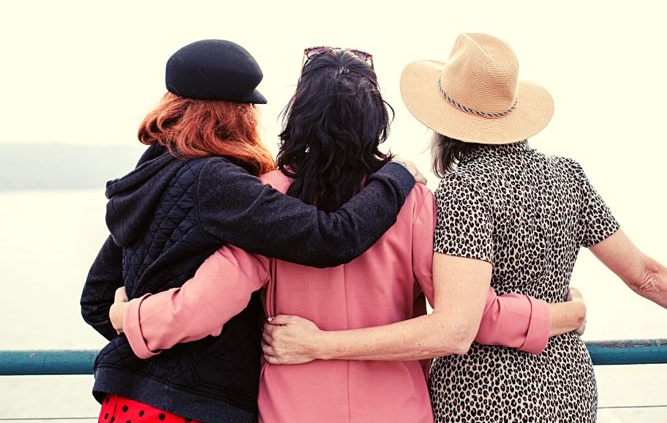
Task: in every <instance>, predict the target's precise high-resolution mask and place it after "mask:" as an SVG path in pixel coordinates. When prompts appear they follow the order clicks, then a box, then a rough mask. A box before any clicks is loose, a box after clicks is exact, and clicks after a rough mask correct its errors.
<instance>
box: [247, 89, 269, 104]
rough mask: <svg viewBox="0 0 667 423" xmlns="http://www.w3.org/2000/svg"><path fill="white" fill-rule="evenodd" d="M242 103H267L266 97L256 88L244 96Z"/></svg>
mask: <svg viewBox="0 0 667 423" xmlns="http://www.w3.org/2000/svg"><path fill="white" fill-rule="evenodd" d="M241 103H251V104H266V97H264V96H263V95H262V93H260V92H259V91H257V90H255V91H253V92H252V93H251V94H250V95H249V96H248V97H246V98H244V99H243V101H241Z"/></svg>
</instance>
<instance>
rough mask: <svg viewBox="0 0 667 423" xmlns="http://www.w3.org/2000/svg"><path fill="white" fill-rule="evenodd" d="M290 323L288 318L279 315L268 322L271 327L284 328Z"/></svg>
mask: <svg viewBox="0 0 667 423" xmlns="http://www.w3.org/2000/svg"><path fill="white" fill-rule="evenodd" d="M289 321H290V316H288V315H285V314H279V315H277V316H273V317H272V318H271V322H269V323H268V324H269V325H273V326H284V325H286V324H287V323H289Z"/></svg>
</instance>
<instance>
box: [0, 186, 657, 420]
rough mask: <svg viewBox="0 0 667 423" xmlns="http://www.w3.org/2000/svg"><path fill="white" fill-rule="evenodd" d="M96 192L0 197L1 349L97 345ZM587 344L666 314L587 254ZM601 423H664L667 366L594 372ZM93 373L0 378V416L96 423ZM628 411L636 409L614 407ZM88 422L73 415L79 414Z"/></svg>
mask: <svg viewBox="0 0 667 423" xmlns="http://www.w3.org/2000/svg"><path fill="white" fill-rule="evenodd" d="M105 204H106V199H105V198H104V194H103V190H102V189H87V190H59V191H17V192H0V269H1V270H2V272H1V273H0V277H1V278H2V284H1V285H0V286H2V295H0V298H1V300H0V304H1V305H0V349H12V350H15V349H99V348H101V347H102V346H103V345H104V344H105V340H104V339H103V338H102V336H100V335H99V334H98V333H97V332H95V331H94V330H93V329H92V328H90V327H89V326H87V325H86V324H85V323H84V322H83V320H82V318H81V315H80V311H79V297H80V294H81V289H82V286H83V282H84V280H85V278H86V274H87V272H88V269H89V268H90V265H91V263H92V262H93V260H94V258H95V255H96V254H97V252H98V249H99V247H100V246H101V245H102V242H103V241H104V239H105V238H106V236H107V229H106V227H105V224H104V212H105ZM573 284H574V285H576V286H578V287H579V288H580V289H581V290H582V293H583V295H584V298H585V300H586V303H587V308H588V324H587V330H586V333H585V335H584V339H585V340H590V341H592V340H609V339H645V338H667V328H666V327H665V324H664V322H665V321H666V318H667V311H666V310H663V309H661V308H660V307H658V306H655V305H654V304H652V303H650V302H648V301H647V300H645V299H642V298H639V297H637V296H636V295H634V294H633V293H632V292H631V291H630V290H628V289H627V287H625V286H624V285H623V284H622V282H620V281H619V280H618V279H617V278H615V276H614V275H613V274H611V273H610V272H609V271H608V270H606V269H605V268H604V267H603V266H602V265H600V264H599V263H597V262H596V260H595V259H594V258H593V256H592V255H591V254H590V253H589V252H588V251H587V250H584V251H582V252H581V254H580V258H579V261H578V263H577V265H576V268H575V273H574V275H573ZM595 371H596V375H597V379H598V389H599V405H600V407H601V409H600V412H599V417H598V421H599V422H609V423H617V422H649V421H650V422H667V408H664V407H663V408H656V407H653V406H655V405H664V404H667V386H666V384H664V383H663V381H664V380H665V378H666V377H667V365H635V366H597V367H596V369H595ZM92 381H93V380H92V375H80V376H0V420H7V419H10V418H19V419H22V420H24V419H31V421H41V419H40V418H44V419H47V418H48V419H50V421H51V420H52V419H54V418H60V417H63V419H62V420H58V421H65V422H67V421H72V422H74V421H95V419H96V416H97V413H98V411H99V408H98V404H97V403H96V402H95V401H94V400H93V398H92V396H91V394H90V388H91V386H92ZM625 405H632V406H640V407H642V408H635V409H629V410H628V409H624V408H616V407H622V406H625ZM82 417H83V418H87V419H83V420H82V419H79V418H82Z"/></svg>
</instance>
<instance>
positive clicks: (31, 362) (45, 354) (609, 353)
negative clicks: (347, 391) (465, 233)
mask: <svg viewBox="0 0 667 423" xmlns="http://www.w3.org/2000/svg"><path fill="white" fill-rule="evenodd" d="M586 348H588V352H589V353H590V355H591V359H592V360H593V364H594V365H596V366H604V365H623V364H665V363H667V339H630V340H619V341H592V342H587V343H586ZM97 353H98V351H97V350H0V376H20V375H82V374H92V373H93V363H94V361H95V357H96V356H97Z"/></svg>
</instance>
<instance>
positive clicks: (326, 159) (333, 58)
mask: <svg viewBox="0 0 667 423" xmlns="http://www.w3.org/2000/svg"><path fill="white" fill-rule="evenodd" d="M390 112H391V117H390ZM281 116H282V123H283V128H282V131H281V133H280V141H281V142H280V147H279V151H278V156H277V163H278V167H279V168H280V170H281V171H282V172H283V173H284V174H285V175H287V176H289V177H291V178H293V179H294V181H293V183H292V185H291V186H290V189H289V190H288V194H289V195H292V196H294V197H296V198H299V199H301V200H302V201H304V202H306V203H309V204H316V205H317V206H318V207H319V208H321V209H323V210H329V211H331V210H335V209H336V208H338V207H339V206H340V205H342V204H343V203H345V202H346V201H347V200H349V199H350V198H351V197H352V196H354V195H355V194H356V193H357V192H358V191H359V190H360V189H361V187H362V185H363V183H364V180H365V178H366V177H367V176H368V175H370V174H371V173H373V172H375V171H377V170H378V169H380V168H381V167H382V166H383V165H384V164H385V163H386V162H388V161H390V160H391V159H392V155H391V154H390V153H388V154H384V153H382V152H381V151H380V150H379V148H378V147H379V145H380V144H381V143H382V142H384V141H385V140H386V139H387V136H388V135H389V126H390V123H391V120H392V119H393V116H394V110H393V108H392V107H391V106H390V105H389V104H388V103H387V102H385V101H384V99H383V98H382V95H381V94H380V90H379V87H378V82H377V77H376V74H375V72H374V70H373V69H372V68H371V67H370V66H369V65H368V64H366V63H365V62H364V61H362V60H361V59H359V58H358V57H357V56H355V55H354V54H353V53H350V52H349V51H347V50H344V49H336V50H330V51H327V52H324V53H321V54H319V55H317V56H315V57H313V58H312V59H311V60H310V61H308V62H307V63H306V65H305V67H304V69H303V71H302V74H301V77H300V78H299V82H298V83H297V87H296V91H295V93H294V96H293V97H292V98H291V99H290V101H289V102H288V104H287V106H286V107H285V109H284V110H283V111H282V113H281Z"/></svg>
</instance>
